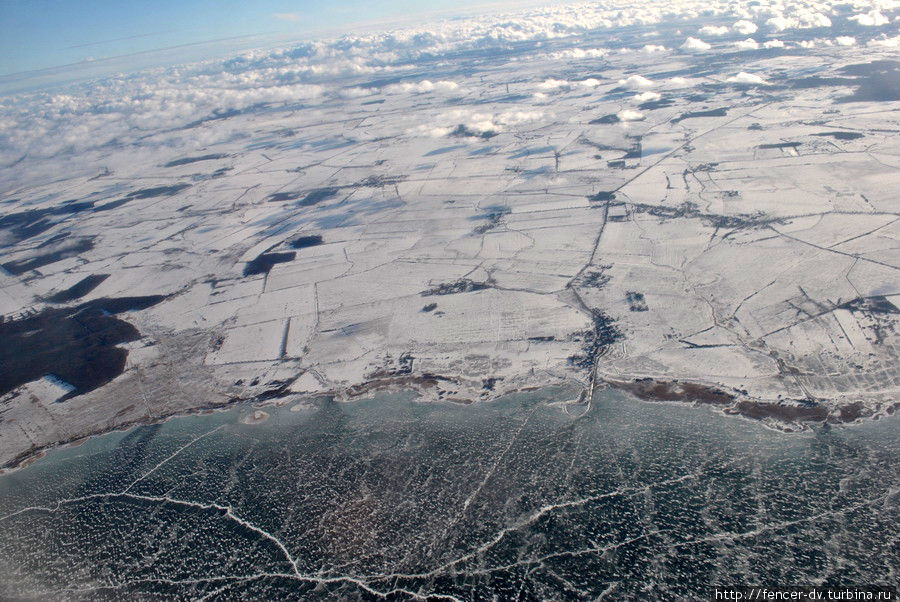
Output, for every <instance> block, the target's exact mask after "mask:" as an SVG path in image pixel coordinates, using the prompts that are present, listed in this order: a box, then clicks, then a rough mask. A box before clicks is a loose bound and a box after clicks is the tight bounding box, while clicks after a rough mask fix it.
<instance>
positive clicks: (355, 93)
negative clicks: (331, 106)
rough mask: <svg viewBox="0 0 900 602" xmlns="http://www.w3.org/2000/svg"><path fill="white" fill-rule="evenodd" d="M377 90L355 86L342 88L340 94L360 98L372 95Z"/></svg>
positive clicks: (344, 96) (342, 96)
mask: <svg viewBox="0 0 900 602" xmlns="http://www.w3.org/2000/svg"><path fill="white" fill-rule="evenodd" d="M375 92H377V90H376V89H374V88H359V87H353V88H344V89H343V90H340V91H339V92H338V96H340V97H341V98H360V97H362V96H371V95H372V94H374V93H375Z"/></svg>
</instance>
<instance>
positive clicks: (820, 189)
mask: <svg viewBox="0 0 900 602" xmlns="http://www.w3.org/2000/svg"><path fill="white" fill-rule="evenodd" d="M648 6H654V5H652V4H648ZM685 6H687V5H685ZM753 6H754V7H756V8H752V7H750V6H749V5H748V6H747V7H744V8H741V9H740V10H738V9H734V10H735V11H737V12H732V13H729V12H727V11H725V12H722V13H720V14H714V15H711V16H707V15H704V14H701V13H700V12H698V11H697V10H693V9H692V10H685V11H684V12H683V14H679V15H675V16H672V15H669V16H666V15H664V14H663V13H660V12H658V11H657V13H655V14H656V17H657V18H656V20H654V19H652V18H650V17H646V15H645V18H642V19H638V18H637V17H634V16H633V17H634V18H633V19H632V21H630V22H627V23H626V22H618V21H616V22H608V23H607V22H600V21H597V22H596V23H595V22H593V21H591V22H588V23H586V24H584V23H583V24H582V26H579V27H580V28H579V27H575V26H572V27H571V28H570V30H567V31H562V32H561V33H560V34H559V35H558V36H546V35H544V36H541V35H538V34H535V33H534V32H533V31H532V32H531V34H529V35H525V34H523V36H522V39H521V40H517V39H512V37H511V36H510V35H509V31H508V29H509V28H507V30H504V31H505V32H506V33H505V36H506V37H504V36H503V35H499V34H498V35H496V36H494V38H490V35H489V34H485V33H484V31H482V30H478V31H479V32H481V33H480V34H479V35H482V38H478V39H481V40H482V42H481V43H480V44H475V43H470V44H466V43H464V42H465V40H466V39H467V38H466V37H465V35H463V34H460V33H459V32H458V31H456V30H454V31H456V33H455V34H453V35H456V36H457V37H456V38H453V37H452V35H451V34H450V33H447V32H446V30H442V31H444V33H443V34H442V35H443V36H444V37H443V38H440V37H436V38H429V39H428V40H430V41H428V43H425V42H422V41H421V39H419V38H415V36H412V34H410V36H412V37H410V36H407V37H403V36H399V34H396V33H394V34H392V35H393V37H390V36H383V37H375V38H372V39H367V40H356V41H347V42H346V43H345V44H344V46H342V45H341V44H340V43H339V42H332V43H328V44H325V43H322V44H319V45H311V46H310V45H308V46H301V47H298V48H297V49H294V50H293V51H292V50H291V49H288V50H285V51H281V52H274V53H273V52H269V53H257V54H254V53H249V54H247V55H243V56H241V57H237V58H233V59H230V60H226V61H222V62H219V63H214V64H211V63H208V64H203V65H194V66H186V67H181V68H177V69H174V68H173V69H171V70H166V71H161V72H154V73H145V74H137V75H129V76H121V77H118V78H111V79H109V80H104V81H102V82H93V83H91V84H90V85H88V84H84V85H81V86H80V87H79V86H76V87H74V88H73V89H71V90H67V91H58V92H52V93H51V92H42V93H33V94H29V95H21V96H15V97H7V98H5V99H3V100H2V104H0V128H2V129H0V143H2V145H0V157H2V158H3V167H0V212H2V213H0V215H2V217H0V245H2V250H3V259H2V262H0V263H2V265H3V268H4V269H3V270H2V272H0V313H2V315H3V317H4V322H2V323H0V324H4V323H5V324H6V325H7V326H9V325H10V324H16V323H17V322H18V321H20V320H23V319H25V318H26V317H28V316H29V315H31V316H34V315H37V316H41V315H49V314H47V313H43V314H42V312H52V310H53V308H60V307H68V308H73V307H78V306H80V305H81V304H86V303H90V302H92V301H96V300H102V299H113V298H120V297H141V296H152V295H164V296H165V299H164V300H161V301H158V302H154V303H150V304H148V307H146V308H144V309H137V310H133V311H127V312H124V313H118V314H117V316H118V319H120V320H122V321H124V322H127V323H130V324H132V325H133V326H134V327H136V328H137V330H138V331H139V333H140V338H138V339H137V340H130V341H127V342H125V343H123V344H122V345H121V347H122V348H124V349H127V350H128V359H127V362H126V364H125V365H124V368H123V371H122V372H121V374H119V375H118V376H115V377H114V378H110V380H109V382H106V383H105V384H103V385H102V386H98V387H96V388H94V389H92V390H90V391H87V392H83V394H80V395H75V396H74V397H67V399H66V400H65V401H63V402H60V403H57V402H55V401H54V399H56V397H57V392H56V390H55V389H54V391H49V389H47V387H50V385H47V384H46V382H51V381H43V382H42V383H41V385H40V386H37V385H34V384H28V383H24V384H22V383H15V384H16V386H15V387H12V388H11V390H9V391H7V392H5V395H3V397H2V398H0V464H7V463H9V462H11V461H12V459H13V458H17V457H24V455H25V454H27V453H29V452H31V451H34V450H36V449H40V448H43V447H45V446H47V445H52V444H54V443H58V442H61V441H69V440H73V439H76V438H79V437H82V436H85V435H89V434H92V433H96V432H101V431H104V430H108V429H112V428H115V427H118V426H122V425H125V424H129V423H134V422H138V421H144V420H154V419H159V418H161V417H164V416H167V415H171V414H175V413H179V412H185V411H189V410H194V409H198V408H203V407H212V406H218V405H223V404H227V403H229V402H231V401H234V400H236V399H253V398H261V399H265V398H284V397H285V396H289V395H296V394H304V393H322V392H330V393H333V394H336V395H338V396H340V397H346V396H350V395H353V394H358V393H360V392H363V391H370V390H372V389H373V388H385V387H390V388H404V387H407V388H408V387H412V388H417V389H419V390H421V391H422V392H423V395H425V396H426V398H429V399H430V398H434V399H437V398H441V399H449V400H456V401H461V402H466V403H468V402H472V401H478V400H484V399H489V398H493V397H495V396H497V395H500V394H502V393H504V392H507V391H511V390H515V389H521V388H525V387H541V386H547V385H553V384H560V383H570V384H580V385H581V386H582V387H584V388H585V389H593V388H595V387H597V386H603V385H604V383H619V384H621V383H629V382H633V381H635V380H637V379H652V380H653V381H659V382H660V383H670V384H671V383H674V382H675V381H678V382H680V383H692V384H693V385H700V386H702V387H705V388H707V390H710V391H715V392H717V394H722V395H723V396H724V397H726V398H727V401H725V402H722V401H719V402H717V403H718V404H719V405H721V406H722V407H723V409H728V408H730V410H729V411H734V412H737V413H740V414H744V415H746V416H751V417H757V418H763V419H765V420H773V421H780V423H779V424H781V425H782V426H784V423H785V422H791V421H792V418H791V417H792V416H793V417H796V416H800V417H801V418H802V417H803V416H807V417H811V418H815V419H818V420H821V419H823V418H824V417H829V419H831V420H839V421H849V420H853V419H855V418H858V417H865V416H871V415H875V414H879V413H884V412H887V411H893V408H895V407H896V405H897V399H898V374H900V370H898V353H897V345H898V338H897V333H896V325H897V314H898V309H897V307H898V305H900V276H898V268H900V253H898V250H897V247H898V244H897V240H898V233H900V223H898V218H900V205H898V203H900V169H898V168H900V136H898V135H897V132H898V131H900V117H898V115H900V113H898V109H900V92H898V89H897V83H896V82H897V81H898V79H900V78H898V69H900V62H898V61H897V55H896V45H897V44H896V41H897V39H898V38H897V31H896V30H897V27H896V22H897V21H896V16H895V13H896V10H895V9H894V7H893V6H888V5H884V7H882V12H883V14H882V12H879V11H878V10H875V11H872V10H869V8H867V6H866V7H864V6H862V5H861V6H860V7H857V8H856V9H854V10H855V11H856V12H855V13H854V12H853V11H852V10H850V8H848V7H850V5H846V4H844V5H837V4H835V5H830V4H829V5H827V6H829V7H831V8H828V9H827V10H826V9H822V10H824V11H825V12H824V13H820V12H816V11H812V12H810V11H809V10H807V11H806V12H803V11H801V10H800V9H799V8H797V6H800V5H795V4H790V5H789V6H788V8H787V9H785V10H783V11H781V12H779V13H778V14H774V13H771V11H770V13H771V14H770V13H766V12H765V11H764V10H763V9H761V8H759V7H760V6H761V5H759V4H758V3H753ZM823 6H825V4H823ZM613 8H615V7H613ZM782 8H783V6H782ZM864 9H865V10H864ZM729 10H731V9H729ZM772 10H774V9H772ZM848 10H849V11H850V12H848ZM610 11H612V12H615V11H613V9H610ZM741 11H744V12H743V13H742V12H741ZM785 11H786V12H785ZM791 11H793V12H791ZM829 11H830V12H829ZM608 12H609V11H608ZM826 13H827V15H828V18H827V19H826V20H827V21H828V23H829V25H825V24H824V22H823V21H822V20H821V19H818V18H817V17H814V16H810V15H816V14H819V15H820V16H825V15H826ZM873 13H877V15H873ZM540 14H541V13H539V12H538V13H530V16H529V17H527V18H526V17H522V18H523V22H529V23H535V22H538V21H536V19H537V16H535V15H538V16H540ZM604 14H606V13H604ZM616 14H619V15H621V14H624V13H622V11H621V10H619V12H618V13H616ZM885 15H887V16H885ZM879 16H880V18H878V17H879ZM597 18H598V19H599V17H597ZM604 18H606V17H604ZM623 18H624V17H623ZM528 19H531V21H528ZM882 20H884V22H882ZM747 23H750V25H753V26H754V27H756V29H753V31H751V29H752V28H751V27H750V25H748V24H747ZM832 23H834V25H833V26H832ZM838 25H840V26H841V28H838ZM835 30H838V31H835ZM467 31H469V34H470V35H471V39H476V36H475V35H474V34H473V33H472V31H475V30H467ZM532 34H533V35H532ZM750 34H752V35H753V38H752V41H753V42H754V44H750V43H749V42H747V36H748V35H750ZM838 34H841V35H838ZM420 35H424V34H421V32H420ZM848 37H849V38H851V40H852V43H851V41H849V40H848V39H846V38H848ZM841 38H844V39H841ZM391 39H392V40H394V42H393V43H389V42H390V40H391ZM491 39H492V40H493V42H492V44H493V45H491V44H489V43H488V42H486V41H484V40H489V41H490V40H491ZM410 40H413V41H415V43H416V44H419V45H418V46H416V45H415V44H414V43H413V42H411V41H410ZM460 40H462V42H461V41H460ZM451 42H453V43H451ZM404 44H406V45H405V46H404ZM429 44H430V45H429ZM410 48H413V49H412V50H411V49H410ZM69 201H72V202H73V203H78V204H79V205H72V204H69V205H66V204H65V203H66V202H69ZM301 237H310V238H308V239H301ZM319 237H320V238H319ZM104 274H106V275H109V277H108V278H105V279H100V280H101V281H100V282H99V283H98V284H96V286H94V287H93V288H91V290H89V291H88V292H86V293H85V294H82V295H80V296H79V295H78V294H77V293H71V294H68V297H69V298H66V299H63V300H59V299H60V297H59V295H60V293H61V292H65V291H68V290H70V289H72V287H75V285H77V284H78V283H79V282H81V281H82V280H84V279H85V278H86V277H89V276H94V275H104ZM91 284H92V285H93V282H92V283H91ZM76 288H77V287H76ZM85 288H90V287H87V286H86V287H85ZM73 290H74V289H73ZM79 292H80V291H79ZM54 295H57V297H56V298H57V301H55V302H54V301H53V300H52V299H53V298H54ZM62 296H63V297H66V295H62ZM98 303H99V304H100V305H98V306H97V307H100V306H102V305H103V303H104V302H102V301H99V302H98ZM107 313H108V312H107ZM113 313H115V312H113ZM75 317H76V319H77V314H76V315H75ZM32 336H36V337H41V336H43V334H42V332H41V331H40V329H38V330H37V331H36V332H34V333H33V334H32ZM0 345H3V342H0ZM8 352H9V351H8V350H7V351H5V353H8ZM18 352H23V351H21V350H19V351H18ZM27 352H28V351H27V348H26V350H25V351H24V353H27ZM50 374H56V372H52V373H50ZM56 375H57V377H58V378H60V379H62V380H63V381H67V380H68V379H66V378H65V376H64V375H59V374H56ZM12 380H14V378H13V379H10V382H11V381H12ZM29 382H32V383H33V382H36V381H29ZM52 382H56V381H52ZM667 386H669V385H667ZM50 388H53V387H50ZM669 390H672V389H671V386H669ZM76 392H77V391H76ZM676 397H677V396H676ZM785 406H786V407H791V408H794V407H797V408H802V411H800V413H799V414H797V413H796V412H794V413H793V414H792V413H791V412H790V411H789V412H787V413H785V412H784V411H780V410H773V409H772V408H783V407H785ZM810 408H812V410H810ZM803 412H811V413H808V414H804V413H803ZM794 422H796V420H794Z"/></svg>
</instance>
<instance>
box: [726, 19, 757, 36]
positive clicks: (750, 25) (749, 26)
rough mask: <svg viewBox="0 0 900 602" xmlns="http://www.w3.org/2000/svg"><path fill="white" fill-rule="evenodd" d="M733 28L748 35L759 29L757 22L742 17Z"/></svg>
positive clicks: (743, 34)
mask: <svg viewBox="0 0 900 602" xmlns="http://www.w3.org/2000/svg"><path fill="white" fill-rule="evenodd" d="M731 28H732V29H733V30H734V31H736V32H737V33H739V34H741V35H742V36H748V35H750V34H751V33H756V30H757V29H759V28H758V27H757V26H756V23H754V22H753V21H747V20H746V19H741V20H740V21H738V22H737V23H735V24H734V25H732V26H731Z"/></svg>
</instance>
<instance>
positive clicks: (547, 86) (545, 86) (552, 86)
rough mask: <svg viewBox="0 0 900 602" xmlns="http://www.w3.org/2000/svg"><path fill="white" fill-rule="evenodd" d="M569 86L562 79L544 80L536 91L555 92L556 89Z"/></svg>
mask: <svg viewBox="0 0 900 602" xmlns="http://www.w3.org/2000/svg"><path fill="white" fill-rule="evenodd" d="M568 85H569V82H568V81H566V80H564V79H553V78H550V79H545V80H544V81H542V82H541V83H539V84H538V89H540V90H556V89H558V88H564V87H566V86H568Z"/></svg>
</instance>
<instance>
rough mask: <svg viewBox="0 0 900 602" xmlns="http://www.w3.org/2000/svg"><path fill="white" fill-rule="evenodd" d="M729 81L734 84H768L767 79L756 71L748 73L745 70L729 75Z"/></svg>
mask: <svg viewBox="0 0 900 602" xmlns="http://www.w3.org/2000/svg"><path fill="white" fill-rule="evenodd" d="M727 81H729V82H731V83H734V84H763V85H766V84H768V82H767V81H766V80H764V79H763V78H761V77H760V76H758V75H756V74H755V73H747V72H745V71H741V72H740V73H738V74H737V75H734V76H732V77H729V78H728V80H727Z"/></svg>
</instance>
